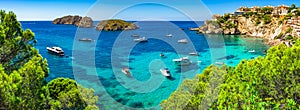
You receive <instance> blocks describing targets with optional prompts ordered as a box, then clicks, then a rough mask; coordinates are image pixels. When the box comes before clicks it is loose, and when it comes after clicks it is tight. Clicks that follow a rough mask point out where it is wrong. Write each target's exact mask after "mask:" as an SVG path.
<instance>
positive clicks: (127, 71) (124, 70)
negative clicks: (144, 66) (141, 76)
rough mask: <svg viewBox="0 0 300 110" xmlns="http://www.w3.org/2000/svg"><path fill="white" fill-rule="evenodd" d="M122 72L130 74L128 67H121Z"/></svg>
mask: <svg viewBox="0 0 300 110" xmlns="http://www.w3.org/2000/svg"><path fill="white" fill-rule="evenodd" d="M122 72H123V73H124V74H125V75H127V76H130V75H131V73H130V71H129V68H122Z"/></svg>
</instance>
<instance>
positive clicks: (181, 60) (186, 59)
mask: <svg viewBox="0 0 300 110" xmlns="http://www.w3.org/2000/svg"><path fill="white" fill-rule="evenodd" d="M173 62H174V63H175V64H176V65H177V66H188V65H191V64H192V61H190V59H189V57H183V58H179V59H173Z"/></svg>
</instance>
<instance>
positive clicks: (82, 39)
mask: <svg viewBox="0 0 300 110" xmlns="http://www.w3.org/2000/svg"><path fill="white" fill-rule="evenodd" d="M79 41H84V42H92V39H90V38H81V39H79Z"/></svg>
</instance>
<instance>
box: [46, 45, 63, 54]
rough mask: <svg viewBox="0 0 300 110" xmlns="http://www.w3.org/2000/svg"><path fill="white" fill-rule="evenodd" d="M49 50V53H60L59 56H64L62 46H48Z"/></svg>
mask: <svg viewBox="0 0 300 110" xmlns="http://www.w3.org/2000/svg"><path fill="white" fill-rule="evenodd" d="M47 50H48V52H49V53H52V54H55V55H58V56H64V55H65V52H64V51H63V50H62V49H61V48H60V47H47Z"/></svg>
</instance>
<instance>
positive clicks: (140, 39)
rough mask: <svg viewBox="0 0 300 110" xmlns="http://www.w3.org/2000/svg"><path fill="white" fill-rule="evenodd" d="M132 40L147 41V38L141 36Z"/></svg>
mask: <svg viewBox="0 0 300 110" xmlns="http://www.w3.org/2000/svg"><path fill="white" fill-rule="evenodd" d="M133 41H135V42H147V41H148V39H147V38H146V37H141V38H137V39H134V40H133Z"/></svg>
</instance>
